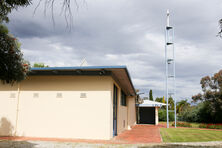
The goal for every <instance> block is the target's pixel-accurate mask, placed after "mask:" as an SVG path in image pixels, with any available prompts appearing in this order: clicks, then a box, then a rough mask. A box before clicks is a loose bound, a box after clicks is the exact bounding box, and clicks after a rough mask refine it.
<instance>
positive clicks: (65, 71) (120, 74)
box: [29, 66, 136, 96]
mask: <svg viewBox="0 0 222 148" xmlns="http://www.w3.org/2000/svg"><path fill="white" fill-rule="evenodd" d="M33 75H35V76H36V75H42V76H44V75H60V76H61V75H78V76H82V75H86V76H98V75H99V76H112V78H113V79H114V80H115V81H116V83H117V84H118V85H119V86H120V87H121V88H122V89H123V91H124V92H125V93H126V94H127V95H133V96H135V95H136V92H135V88H134V86H133V83H132V80H131V78H130V75H129V72H128V70H127V67H126V66H76V67H44V68H31V71H30V73H29V76H33Z"/></svg>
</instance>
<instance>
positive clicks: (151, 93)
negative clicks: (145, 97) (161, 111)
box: [149, 89, 153, 101]
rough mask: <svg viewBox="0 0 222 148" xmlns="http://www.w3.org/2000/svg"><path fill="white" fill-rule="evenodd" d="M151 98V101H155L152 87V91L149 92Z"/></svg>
mask: <svg viewBox="0 0 222 148" xmlns="http://www.w3.org/2000/svg"><path fill="white" fill-rule="evenodd" d="M149 99H150V100H151V101H153V91H152V89H151V90H150V92H149Z"/></svg>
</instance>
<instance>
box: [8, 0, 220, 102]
mask: <svg viewBox="0 0 222 148" xmlns="http://www.w3.org/2000/svg"><path fill="white" fill-rule="evenodd" d="M38 1H39V0H33V4H32V5H31V6H28V7H27V8H20V9H18V10H17V11H14V12H13V13H12V14H11V15H10V19H11V21H10V23H9V24H8V27H9V29H10V31H11V33H12V34H14V35H15V36H16V37H17V38H18V39H19V41H20V42H21V43H22V52H23V53H24V56H25V58H26V59H27V60H29V61H30V63H32V64H33V63H35V62H43V63H45V64H47V65H50V66H78V65H80V63H81V60H82V59H83V58H85V59H86V60H87V62H88V65H93V66H97V65H126V66H127V67H128V70H129V72H130V75H131V77H132V81H133V83H134V85H135V87H136V88H138V89H140V90H141V92H145V96H148V91H149V89H152V90H153V94H154V96H163V95H164V73H165V65H164V56H165V55H164V50H165V49H164V42H165V40H164V28H165V25H166V10H167V9H170V12H171V24H172V25H173V26H174V27H175V50H176V75H177V78H176V85H177V98H178V99H185V98H188V99H189V98H191V96H192V95H194V94H196V93H198V92H200V91H201V88H200V84H199V82H200V78H201V77H203V76H206V75H212V74H214V73H215V72H218V71H219V70H220V69H222V60H221V59H222V39H220V38H219V37H216V34H217V32H218V31H219V25H218V20H219V19H220V18H222V1H221V0H204V1H203V0H180V1H178V0H168V1H166V0H77V3H78V8H77V6H76V5H75V3H74V1H72V2H73V3H71V6H72V8H71V10H72V15H73V27H72V29H71V31H70V29H69V28H67V23H66V21H65V18H64V15H63V14H61V7H62V5H61V3H62V0H56V3H55V7H54V19H55V26H54V25H53V21H52V19H51V17H52V15H51V9H50V8H47V10H48V11H47V12H46V15H44V6H45V5H44V0H43V2H42V3H41V4H40V6H39V7H38V9H37V11H36V13H35V15H34V14H33V13H34V9H35V8H36V6H37V4H38Z"/></svg>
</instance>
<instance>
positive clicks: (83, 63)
mask: <svg viewBox="0 0 222 148" xmlns="http://www.w3.org/2000/svg"><path fill="white" fill-rule="evenodd" d="M80 66H88V63H87V61H86V59H85V58H83V59H82V61H81V64H80Z"/></svg>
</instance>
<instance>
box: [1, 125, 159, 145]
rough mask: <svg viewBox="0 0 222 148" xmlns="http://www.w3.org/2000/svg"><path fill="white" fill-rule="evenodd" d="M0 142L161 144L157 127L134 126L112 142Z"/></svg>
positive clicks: (3, 138)
mask: <svg viewBox="0 0 222 148" xmlns="http://www.w3.org/2000/svg"><path fill="white" fill-rule="evenodd" d="M0 140H15V141H30V140H31V141H57V142H77V143H78V142H80V143H82V142H83V143H102V144H139V143H160V142H162V139H161V135H160V131H159V126H155V125H135V126H133V127H132V129H131V130H125V131H123V132H122V133H120V134H119V135H118V136H116V137H114V138H113V139H112V140H84V139H63V138H39V137H0Z"/></svg>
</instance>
